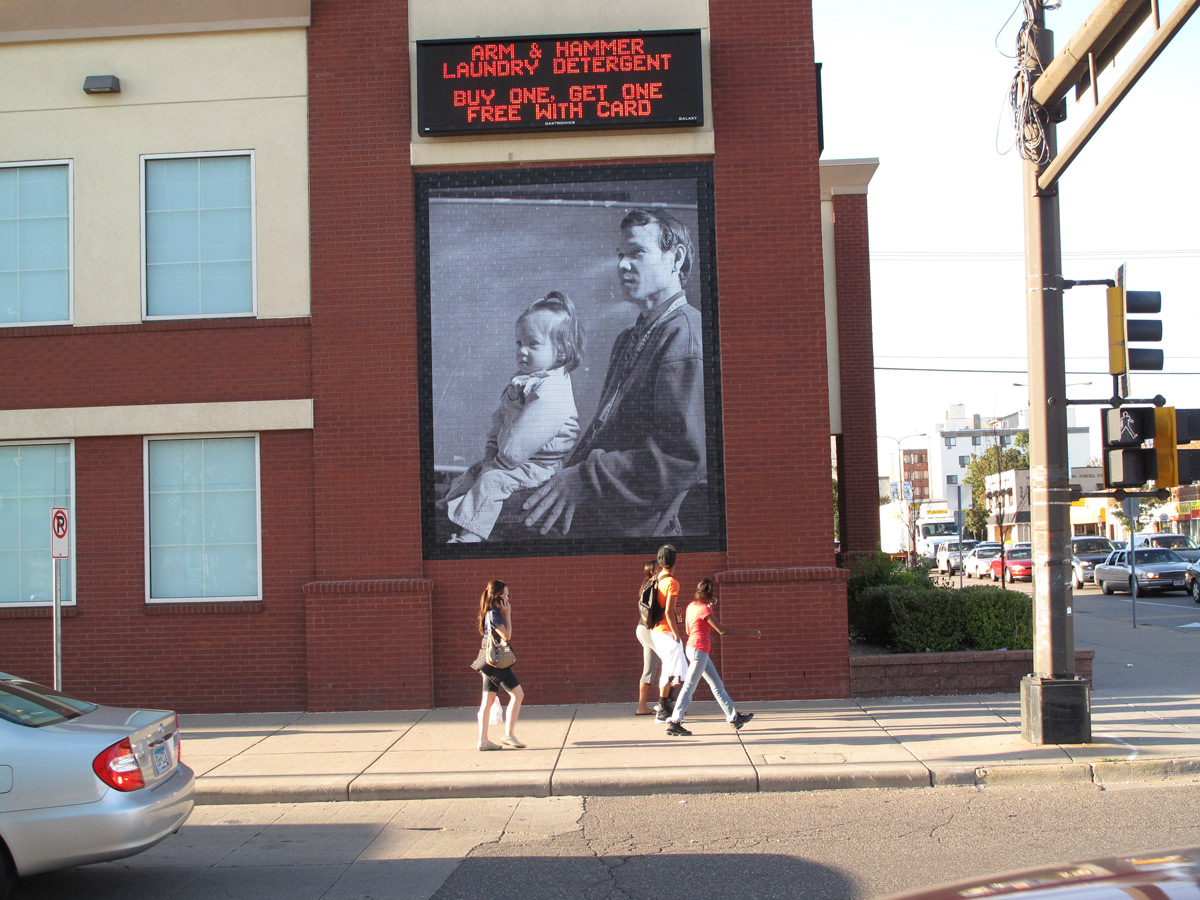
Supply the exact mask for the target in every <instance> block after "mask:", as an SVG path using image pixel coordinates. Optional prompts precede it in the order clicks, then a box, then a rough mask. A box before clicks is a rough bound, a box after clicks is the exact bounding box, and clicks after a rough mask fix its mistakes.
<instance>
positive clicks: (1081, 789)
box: [14, 785, 1200, 900]
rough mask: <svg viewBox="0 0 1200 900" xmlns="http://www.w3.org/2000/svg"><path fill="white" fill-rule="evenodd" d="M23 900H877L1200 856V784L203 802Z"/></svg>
mask: <svg viewBox="0 0 1200 900" xmlns="http://www.w3.org/2000/svg"><path fill="white" fill-rule="evenodd" d="M197 814H198V815H197V816H195V817H194V818H193V819H192V821H191V822H189V824H187V825H185V826H184V828H183V829H182V830H181V831H180V833H179V834H178V835H175V836H174V837H172V838H170V839H168V840H167V841H166V842H164V843H163V844H161V845H160V846H159V847H157V848H154V849H152V850H150V851H148V852H146V853H144V854H142V855H141V856H138V857H135V858H133V859H131V860H128V861H126V862H123V863H105V864H101V865H96V866H90V867H85V868H80V869H73V870H69V871H66V872H59V873H53V874H49V875H44V876H40V877H37V878H33V879H29V880H28V881H26V882H24V883H23V884H22V885H20V886H19V887H18V888H17V890H16V892H15V893H14V900H63V898H71V900H93V898H94V900H110V898H111V900H129V898H131V897H133V898H140V897H154V898H156V900H212V898H218V897H220V898H233V900H273V898H279V900H309V898H311V900H366V898H372V900H428V898H434V900H509V898H511V900H561V898H576V897H578V898H587V900H618V898H621V900H643V898H644V900H672V898H679V900H705V898H723V900H725V898H763V900H767V898H796V897H803V898H821V900H843V898H844V900H872V898H879V897H884V896H887V895H889V894H892V893H895V892H899V891H907V890H914V889H918V888H923V887H928V886H930V885H933V884H936V883H942V882H945V881H950V880H956V879H960V878H966V877H970V876H974V875H980V874H986V873H996V872H1000V871H1005V870H1011V869H1014V868H1025V867H1030V866H1036V865H1044V864H1052V863H1056V862H1065V861H1068V860H1070V859H1079V858H1086V857H1092V856H1102V855H1108V854H1114V853H1121V852H1128V851H1136V850H1146V849H1151V848H1163V847H1175V846H1184V845H1189V844H1200V824H1198V823H1200V787H1197V786H1195V785H1192V786H1184V785H1180V786H1172V787H1138V788H1125V789H1119V790H1101V789H1099V788H1097V787H1094V786H1091V785H1047V786H1045V787H1040V788H1017V787H986V788H936V789H923V790H841V791H826V792H813V793H789V794H714V795H690V796H679V795H662V796H658V797H594V798H578V797H560V798H539V799H529V800H520V801H518V800H500V799H497V800H424V801H410V802H398V801H397V802H388V803H334V804H300V805H278V806H269V805H259V806H253V807H249V806H242V807H202V808H200V809H198V810H197Z"/></svg>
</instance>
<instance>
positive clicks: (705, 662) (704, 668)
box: [671, 647, 737, 725]
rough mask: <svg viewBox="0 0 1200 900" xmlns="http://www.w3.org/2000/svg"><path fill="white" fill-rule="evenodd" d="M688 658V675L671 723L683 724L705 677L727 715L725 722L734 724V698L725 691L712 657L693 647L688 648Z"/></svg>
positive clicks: (684, 680)
mask: <svg viewBox="0 0 1200 900" xmlns="http://www.w3.org/2000/svg"><path fill="white" fill-rule="evenodd" d="M687 657H688V663H689V665H688V670H687V675H686V676H684V679H683V690H682V691H680V692H679V699H678V700H676V701H675V711H674V712H672V713H671V721H672V722H674V723H675V724H677V725H679V724H682V723H683V714H684V713H685V712H687V708H688V705H689V704H690V703H691V702H692V694H694V693H696V686H697V685H698V684H699V683H700V678H701V676H703V677H704V680H705V681H707V682H708V686H709V687H710V688H712V692H713V696H714V697H716V698H717V703H719V704H720V706H721V711H722V712H723V713H725V721H727V722H732V721H733V719H734V717H735V716H736V715H737V710H736V709H734V708H733V698H732V697H730V696H729V692H728V691H727V690H725V685H724V683H723V682H722V681H721V676H720V675H718V674H717V667H716V666H714V665H713V661H712V657H710V656H709V655H708V654H707V653H705V652H704V651H703V650H693V649H692V648H691V647H688V648H687Z"/></svg>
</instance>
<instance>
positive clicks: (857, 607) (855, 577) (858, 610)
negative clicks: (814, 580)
mask: <svg viewBox="0 0 1200 900" xmlns="http://www.w3.org/2000/svg"><path fill="white" fill-rule="evenodd" d="M897 587H925V588H929V587H932V585H931V584H930V581H929V575H928V572H926V571H924V570H920V569H908V568H906V567H905V565H904V563H900V562H896V561H895V560H894V559H892V558H891V557H890V556H888V555H887V554H886V553H876V554H875V555H874V556H865V557H862V558H861V559H858V560H856V561H855V563H854V568H853V569H852V570H851V572H850V578H849V580H848V581H847V582H846V603H847V618H848V621H849V627H850V634H851V635H852V636H854V637H855V638H857V639H858V640H861V641H866V642H867V643H868V644H877V645H879V646H887V645H888V644H889V643H890V640H891V620H892V616H891V613H890V610H889V609H887V603H888V597H889V595H890V592H891V590H892V589H894V588H897Z"/></svg>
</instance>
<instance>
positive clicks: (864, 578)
mask: <svg viewBox="0 0 1200 900" xmlns="http://www.w3.org/2000/svg"><path fill="white" fill-rule="evenodd" d="M881 556H882V554H881ZM884 560H886V565H885V564H884V562H883V561H884ZM847 593H848V598H849V624H850V633H851V635H853V636H854V637H857V638H858V639H860V640H863V641H866V642H867V643H869V644H875V645H876V646H880V647H890V648H892V649H893V650H895V651H896V652H897V653H922V652H925V651H930V652H935V653H938V652H947V651H956V650H999V649H1007V650H1031V649H1033V600H1032V599H1031V598H1030V597H1028V596H1027V595H1025V594H1023V593H1021V592H1020V591H1009V590H1004V589H1001V588H997V587H985V586H972V587H964V588H939V587H934V586H933V585H932V584H931V583H930V581H929V578H928V575H926V574H925V573H923V572H921V571H920V570H912V569H905V568H904V567H903V566H896V565H894V564H893V563H892V562H891V560H890V559H889V558H888V557H886V556H883V559H882V560H880V559H868V560H866V561H865V563H864V564H862V565H860V566H859V567H858V568H856V570H855V572H854V574H853V575H851V577H850V583H849V584H848V591H847Z"/></svg>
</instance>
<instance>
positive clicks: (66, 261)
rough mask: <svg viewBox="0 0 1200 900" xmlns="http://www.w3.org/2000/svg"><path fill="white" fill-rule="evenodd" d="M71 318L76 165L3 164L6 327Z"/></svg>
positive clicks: (1, 312)
mask: <svg viewBox="0 0 1200 900" xmlns="http://www.w3.org/2000/svg"><path fill="white" fill-rule="evenodd" d="M70 319H71V163H70V162H67V161H63V162H47V163H33V164H29V163H25V164H22V165H19V166H18V165H11V164H4V163H0V325H26V324H31V323H36V324H39V325H43V324H46V323H48V322H60V323H61V322H69V321H70Z"/></svg>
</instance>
